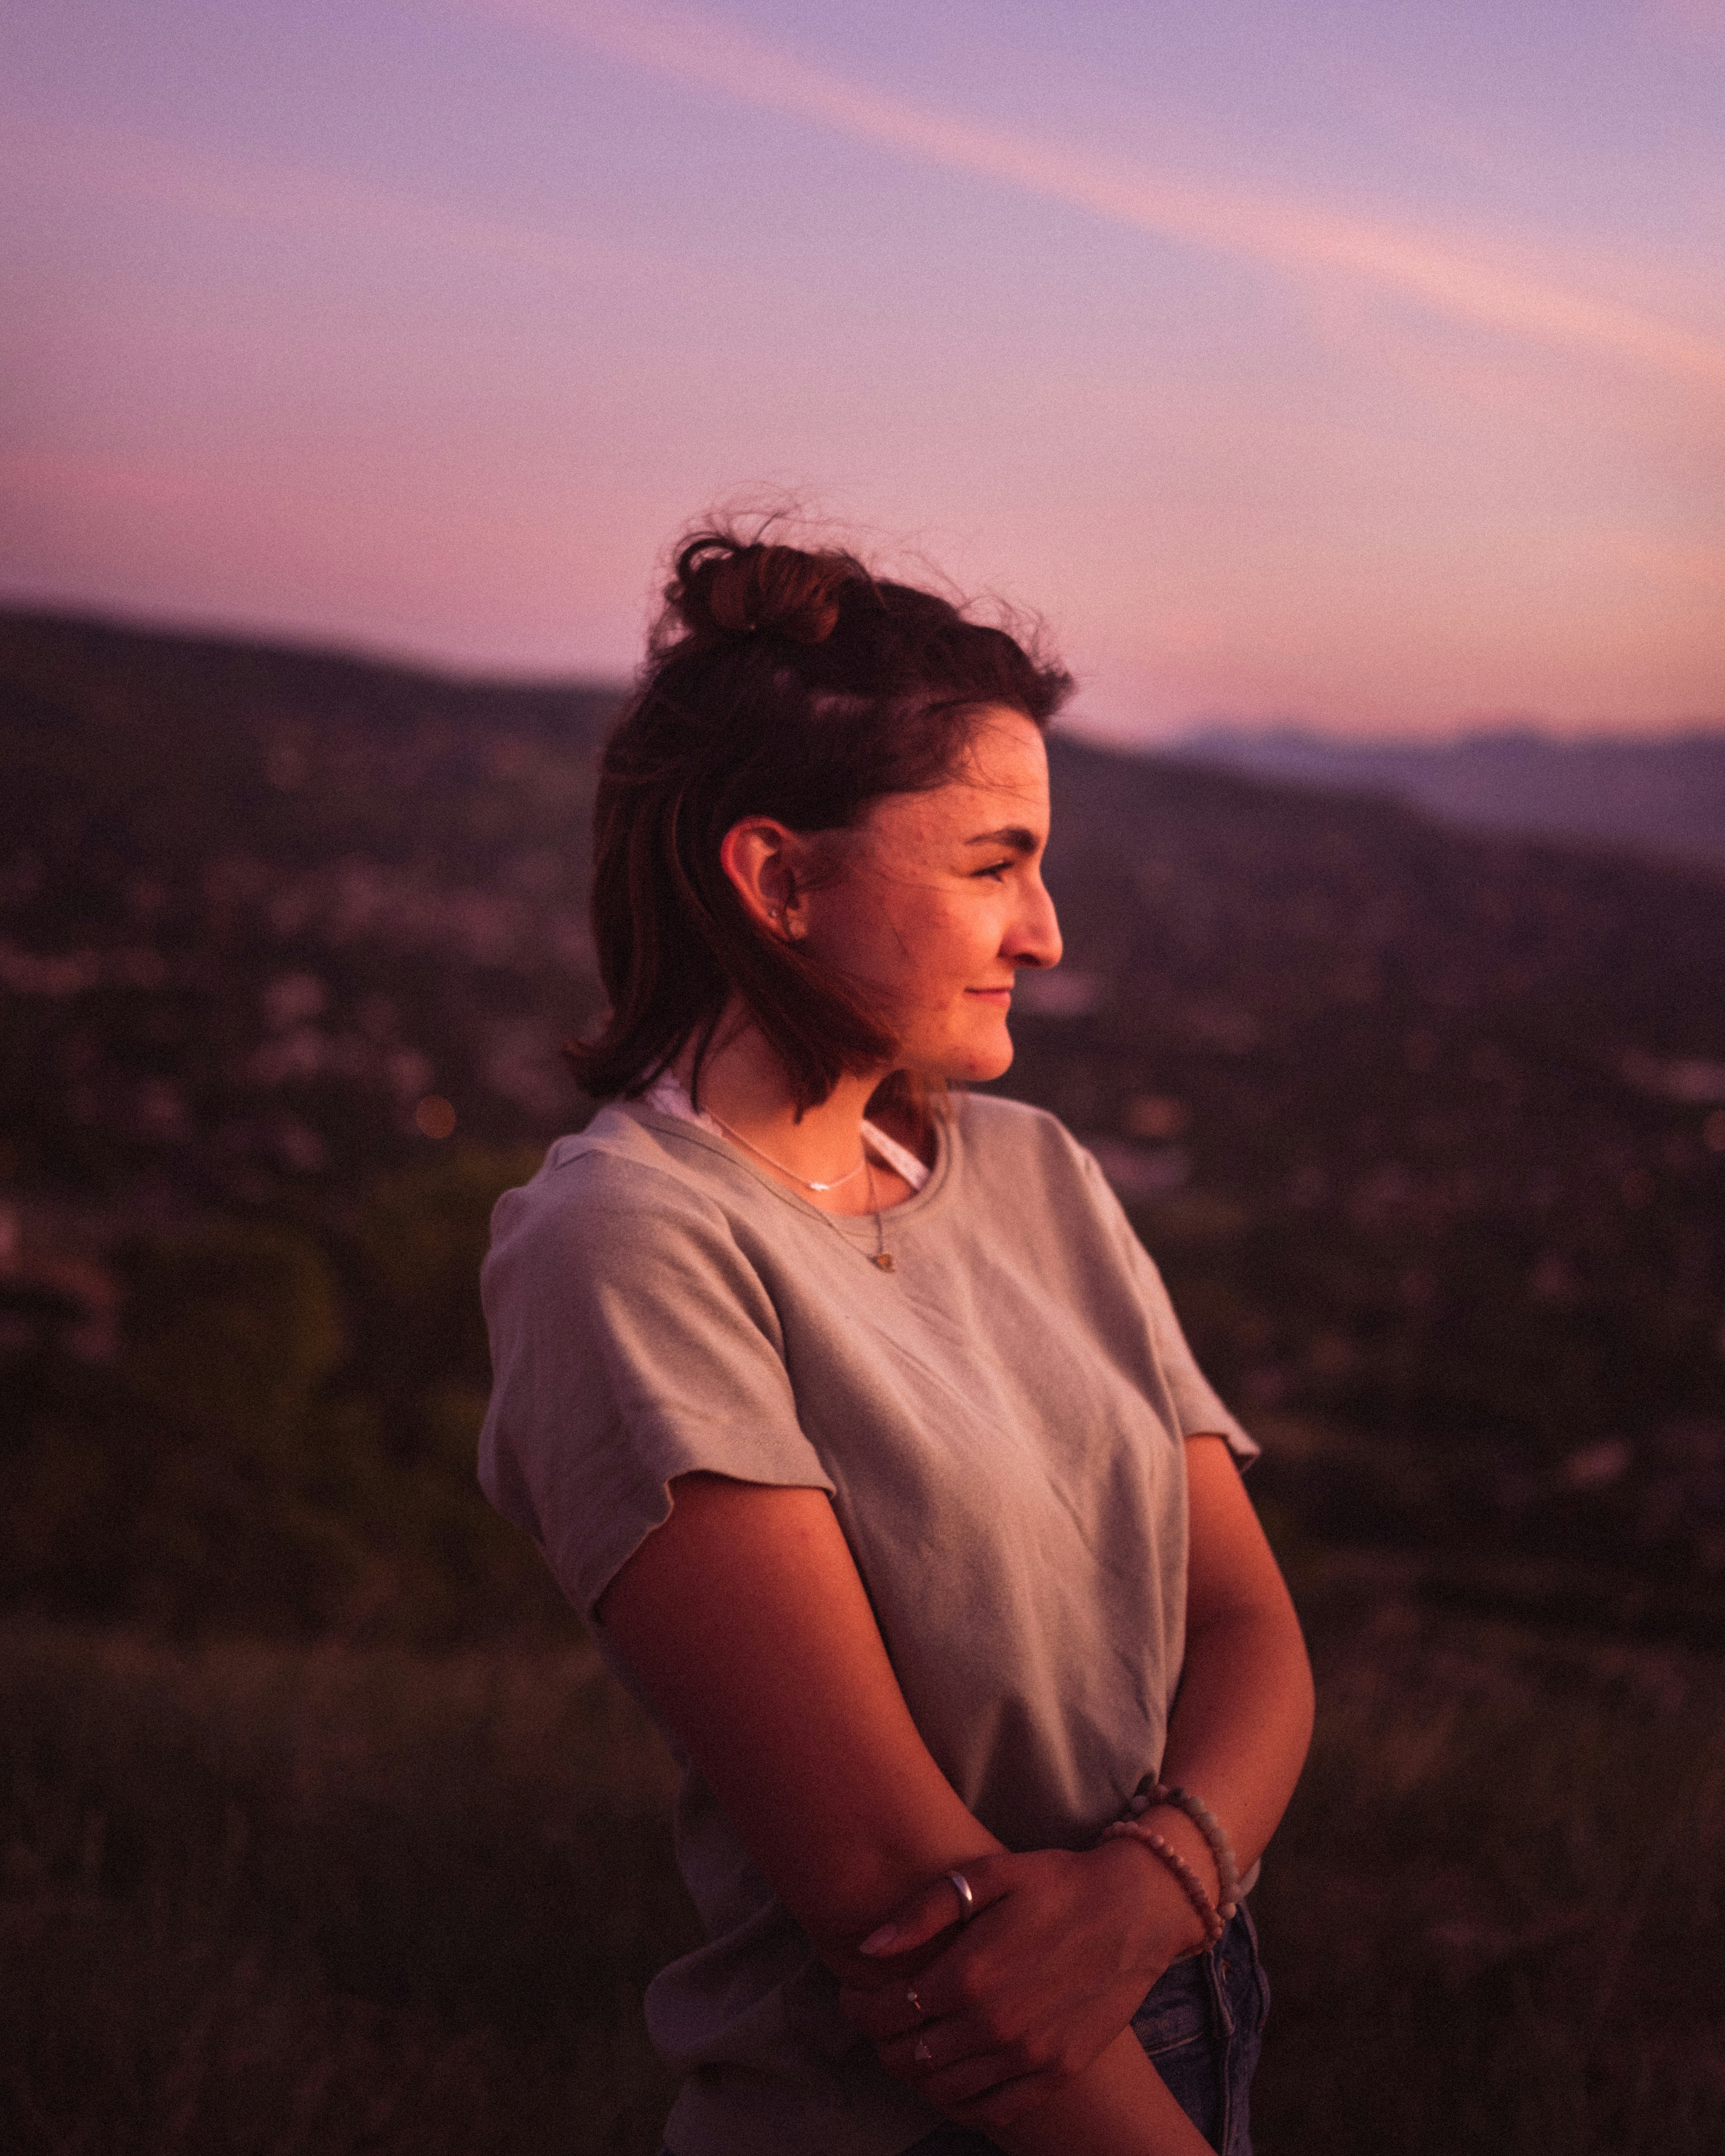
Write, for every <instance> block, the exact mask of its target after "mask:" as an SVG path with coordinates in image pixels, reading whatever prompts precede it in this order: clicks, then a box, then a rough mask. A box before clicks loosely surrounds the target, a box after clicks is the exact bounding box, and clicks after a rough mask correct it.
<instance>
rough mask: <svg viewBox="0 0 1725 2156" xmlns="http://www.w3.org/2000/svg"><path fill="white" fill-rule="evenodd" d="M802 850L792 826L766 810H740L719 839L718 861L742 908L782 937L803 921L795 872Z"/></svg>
mask: <svg viewBox="0 0 1725 2156" xmlns="http://www.w3.org/2000/svg"><path fill="white" fill-rule="evenodd" d="M807 850H808V849H807V847H806V845H805V844H804V841H803V839H801V838H799V837H798V834H797V833H796V832H794V831H793V830H791V829H789V828H788V826H787V825H785V824H779V823H775V822H774V821H773V818H772V817H770V816H746V817H745V818H744V819H743V820H742V823H740V824H732V826H731V829H729V830H728V831H727V832H726V834H725V835H724V837H723V838H722V839H721V840H720V842H719V865H720V867H721V869H723V870H724V871H725V873H726V875H727V876H728V877H729V878H730V879H731V882H732V887H733V888H734V889H735V891H736V892H737V896H738V897H739V898H740V899H741V900H742V906H743V911H744V912H745V913H747V915H748V916H749V918H750V919H751V920H752V921H753V922H754V923H755V925H756V927H758V928H759V929H761V930H762V932H764V933H765V934H767V935H768V936H777V937H779V938H780V939H781V940H782V941H783V942H788V943H794V942H798V941H799V940H800V939H801V937H803V933H804V932H805V931H806V929H807V927H808V923H807V921H805V919H804V918H803V900H802V880H801V879H800V878H799V875H798V870H799V868H801V867H802V866H803V857H804V855H805V854H806V852H807Z"/></svg>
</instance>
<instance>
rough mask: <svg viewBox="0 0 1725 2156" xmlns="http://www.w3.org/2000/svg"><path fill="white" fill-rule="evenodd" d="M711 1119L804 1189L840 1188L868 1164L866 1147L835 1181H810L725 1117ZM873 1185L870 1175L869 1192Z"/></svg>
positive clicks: (850, 1181) (722, 1129)
mask: <svg viewBox="0 0 1725 2156" xmlns="http://www.w3.org/2000/svg"><path fill="white" fill-rule="evenodd" d="M707 1113H708V1115H710V1116H713V1111H712V1110H711V1108H709V1109H708V1110H707ZM713 1121H714V1122H716V1124H717V1125H718V1127H719V1128H720V1129H721V1131H723V1132H724V1133H725V1135H726V1137H727V1138H735V1139H736V1141H737V1143H738V1145H740V1146H742V1147H746V1148H747V1151H749V1152H752V1153H753V1154H755V1155H756V1156H757V1158H759V1159H761V1160H764V1161H765V1162H766V1163H767V1165H768V1168H777V1169H778V1172H779V1173H780V1174H781V1175H788V1176H789V1178H791V1181H792V1182H793V1183H801V1184H802V1186H803V1189H805V1190H842V1189H843V1188H845V1184H846V1183H855V1180H856V1178H857V1177H858V1176H860V1174H862V1173H864V1171H865V1169H866V1168H867V1167H868V1164H869V1156H868V1152H867V1151H866V1149H865V1150H864V1152H863V1157H862V1158H861V1159H860V1161H858V1163H856V1166H855V1168H852V1169H850V1172H849V1173H848V1174H845V1175H841V1176H839V1178H837V1180H836V1181H834V1182H832V1183H811V1182H810V1181H809V1178H808V1177H807V1176H806V1175H798V1173H797V1171H796V1169H795V1168H787V1167H786V1166H785V1164H784V1163H783V1161H782V1160H775V1159H774V1158H773V1156H772V1154H771V1153H770V1152H767V1150H766V1149H765V1148H764V1147H762V1146H757V1144H756V1143H755V1142H754V1140H753V1139H752V1138H746V1137H744V1136H743V1134H742V1132H741V1131H733V1130H732V1127H731V1126H730V1124H729V1123H727V1122H726V1121H725V1118H724V1117H723V1116H713ZM874 1187H875V1182H874V1178H873V1177H872V1176H870V1178H869V1188H870V1191H871V1192H872V1191H873V1189H874Z"/></svg>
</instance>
